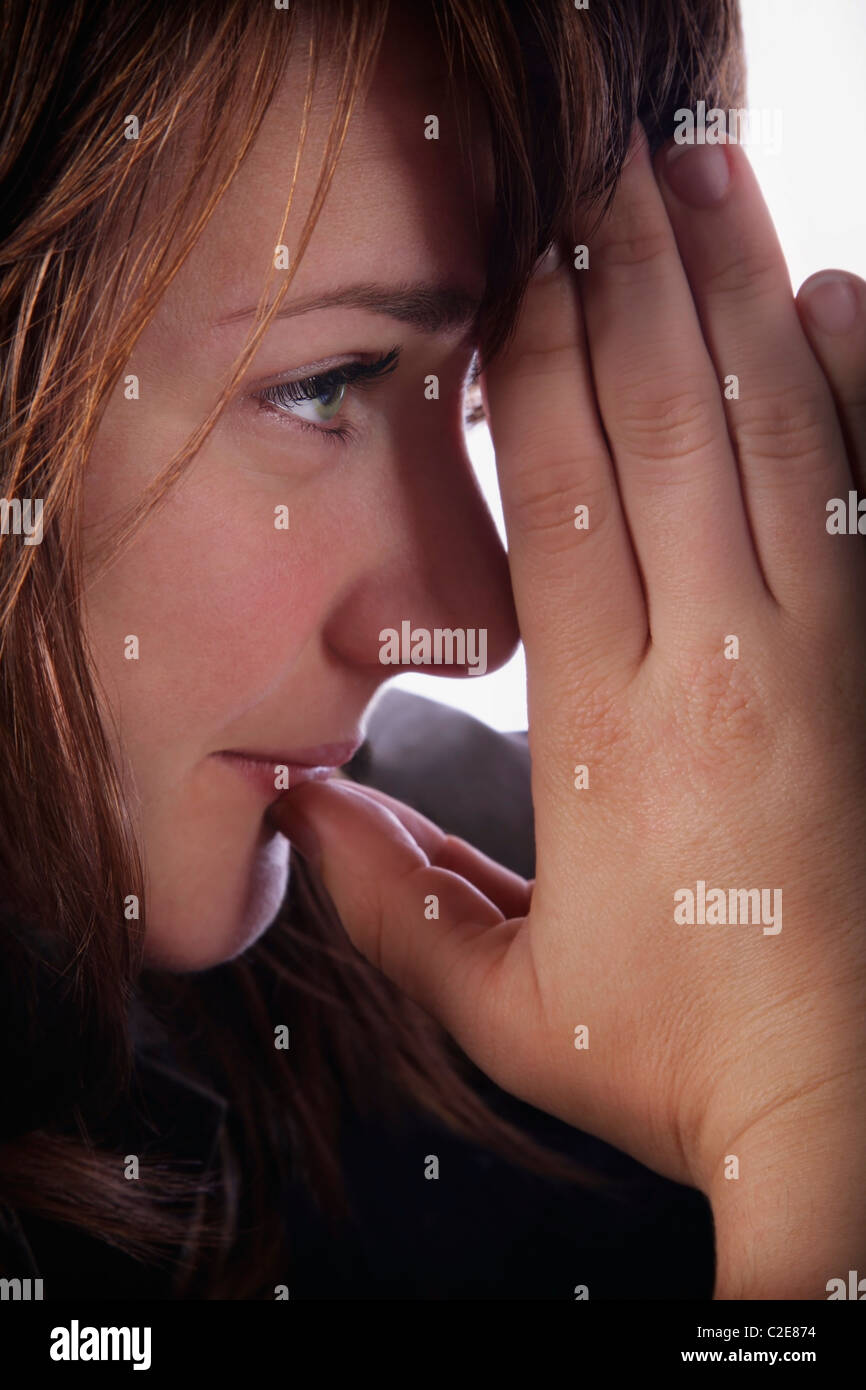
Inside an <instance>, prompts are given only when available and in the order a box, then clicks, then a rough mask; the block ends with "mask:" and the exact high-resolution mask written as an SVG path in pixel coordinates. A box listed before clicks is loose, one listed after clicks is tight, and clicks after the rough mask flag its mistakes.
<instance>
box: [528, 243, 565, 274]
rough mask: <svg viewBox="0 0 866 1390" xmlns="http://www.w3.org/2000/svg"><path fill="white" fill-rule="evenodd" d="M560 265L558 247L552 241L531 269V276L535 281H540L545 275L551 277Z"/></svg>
mask: <svg viewBox="0 0 866 1390" xmlns="http://www.w3.org/2000/svg"><path fill="white" fill-rule="evenodd" d="M561 265H562V257H561V256H560V254H559V247H558V246H557V244H556V242H555V241H552V242H551V243H550V245H549V246H548V248H547V250H546V251H545V252H544V255H543V256H539V258H538V260H537V261H536V262H535V265H534V266H533V268H532V276H533V279H535V280H541V279H542V278H543V277H544V276H545V275H552V274H553V272H554V271H555V270H558V269H559V267H560V266H561Z"/></svg>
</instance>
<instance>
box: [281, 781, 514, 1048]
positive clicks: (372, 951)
mask: <svg viewBox="0 0 866 1390" xmlns="http://www.w3.org/2000/svg"><path fill="white" fill-rule="evenodd" d="M268 819H269V821H270V822H271V823H272V824H273V825H275V826H276V828H277V829H278V830H280V831H281V832H282V833H283V834H284V835H287V836H288V838H289V839H290V840H293V841H294V842H295V843H299V844H300V845H301V846H302V849H304V847H305V846H306V848H307V850H308V849H309V841H310V836H311V835H312V837H313V839H314V841H315V842H316V844H317V846H318V848H317V850H316V852H315V855H314V862H316V867H317V869H318V872H319V874H320V876H321V878H322V881H323V883H324V885H325V887H326V889H327V890H328V892H329V894H330V895H331V897H332V899H333V901H334V904H335V906H336V908H337V911H338V912H339V914H340V918H341V921H342V922H343V925H344V927H345V928H346V931H347V932H348V935H349V937H350V938H351V940H352V942H353V943H354V945H355V946H356V947H357V948H358V950H359V951H361V952H362V954H363V955H365V956H366V957H367V959H368V960H370V961H372V963H373V964H374V965H375V966H376V967H377V968H378V969H379V970H381V971H383V973H384V974H386V975H387V976H388V977H389V979H391V980H393V981H394V983H395V984H396V985H398V986H399V988H400V989H402V990H404V991H405V992H406V993H407V994H408V995H409V996H410V997H411V998H412V999H414V1000H415V1001H416V1003H418V1004H420V1005H421V1006H422V1008H425V1009H426V1010H427V1011H428V1012H429V1013H430V1014H432V1015H433V1017H434V1018H436V1019H438V1020H439V1022H440V1023H441V1024H442V1025H443V1027H445V1028H446V1030H447V1031H448V1032H449V1033H451V1034H452V1036H453V1037H454V1038H456V1040H457V1042H458V1043H459V1044H460V1046H461V1047H463V1048H464V1050H465V1051H466V1052H467V1053H468V1054H469V1055H470V1056H472V1057H473V1058H474V1059H475V1060H476V1061H477V1062H478V1064H479V1066H482V1067H484V1066H485V1060H489V1059H490V1058H489V1054H490V1046H491V1042H492V1041H494V1040H495V1038H496V1037H498V1035H499V1033H498V1025H499V1023H502V1022H504V1021H503V1020H502V1019H500V1018H499V1017H498V1016H497V1010H498V1009H499V1008H501V1007H502V1004H501V1000H500V996H499V995H498V992H497V987H496V983H497V982H496V975H497V970H498V967H500V966H501V965H502V963H503V962H504V961H505V958H506V955H507V953H508V951H509V948H510V946H511V944H512V942H513V940H514V938H515V936H516V934H517V933H518V931H519V928H520V926H521V922H519V921H514V920H507V919H505V918H504V917H503V914H502V913H501V912H500V911H499V909H498V908H497V907H496V906H495V905H494V904H493V903H492V902H490V900H489V899H488V898H487V897H485V895H484V894H483V893H481V892H480V891H479V890H478V889H477V888H475V887H474V886H473V885H472V884H471V883H469V882H467V880H466V879H464V878H461V877H460V876H459V875H458V874H456V873H453V872H452V871H451V870H449V869H444V868H437V867H435V866H434V865H431V863H430V861H429V859H428V856H427V854H426V853H425V851H424V850H423V849H422V848H421V846H420V845H419V844H418V843H417V842H416V841H415V839H414V838H413V836H412V835H411V834H410V833H409V831H408V830H407V829H406V827H405V826H404V825H403V824H402V823H401V821H400V820H399V819H398V818H397V816H395V815H394V814H393V812H391V811H390V810H388V808H387V807H385V806H384V805H382V804H381V803H380V802H378V801H377V800H376V799H374V798H373V797H370V796H367V795H363V794H361V793H359V792H358V791H357V790H356V789H351V790H350V789H347V787H346V786H345V785H344V784H343V783H340V782H308V783H306V784H305V785H304V786H302V787H299V788H297V789H296V790H295V791H293V792H291V793H288V794H286V795H285V796H284V797H281V798H280V799H279V800H278V801H275V802H274V803H273V804H272V805H271V806H270V807H269V809H268ZM434 912H435V914H436V915H431V914H433V913H434ZM510 973H511V974H515V973H516V972H510ZM513 988H514V987H513V984H512V994H511V998H510V1000H509V1003H510V1006H511V1007H518V1006H519V1007H522V1008H525V1009H527V1010H529V1011H530V1012H529V1015H528V1016H529V1017H530V1018H531V1017H532V1013H531V1010H532V1009H533V1007H534V1005H533V1000H532V996H531V993H529V992H527V994H526V998H525V999H524V998H517V999H515V998H514V993H513ZM504 1031H507V1030H504Z"/></svg>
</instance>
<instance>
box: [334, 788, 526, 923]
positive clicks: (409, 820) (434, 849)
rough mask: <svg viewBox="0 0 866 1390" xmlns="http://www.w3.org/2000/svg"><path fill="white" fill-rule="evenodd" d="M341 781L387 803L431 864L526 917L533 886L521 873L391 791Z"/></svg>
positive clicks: (505, 911) (508, 913)
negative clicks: (517, 872)
mask: <svg viewBox="0 0 866 1390" xmlns="http://www.w3.org/2000/svg"><path fill="white" fill-rule="evenodd" d="M341 785H342V786H347V787H348V788H349V789H350V790H351V791H356V792H358V793H359V794H360V795H362V796H366V797H371V798H372V799H373V800H374V801H378V802H379V804H380V805H381V806H385V807H386V808H387V809H388V810H389V811H391V812H392V813H393V814H394V815H395V816H396V817H397V819H398V820H399V821H400V823H401V825H404V826H405V827H406V829H407V830H408V831H409V834H410V835H411V836H412V838H413V839H414V840H415V841H416V843H417V844H419V845H420V846H421V848H422V849H423V851H424V853H425V854H426V855H427V858H428V859H429V860H430V863H431V864H434V865H436V867H437V868H440V869H451V871H452V872H453V873H455V874H460V875H461V877H462V878H466V879H468V880H469V882H470V883H473V884H474V885H475V887H476V888H477V889H478V890H479V892H481V893H483V894H484V895H485V897H487V898H489V899H490V901H491V902H492V903H494V904H495V905H496V907H498V908H499V911H500V912H501V913H502V915H503V916H504V917H524V916H525V915H526V913H527V912H528V911H529V905H530V901H531V898H532V887H531V884H530V882H528V881H527V880H526V879H525V878H521V876H520V874H515V873H513V872H512V870H511V869H507V868H505V866H504V865H503V864H497V862H496V860H495V859H490V858H489V857H488V856H487V855H486V854H482V852H481V850H479V849H476V848H475V846H474V845H470V844H467V842H466V841H465V840H461V839H460V838H459V836H457V835H449V834H447V833H446V832H445V831H444V830H442V829H441V828H440V826H438V825H436V824H435V823H434V822H433V821H431V820H428V819H427V817H426V816H422V815H421V813H420V811H416V810H415V808H414V807H413V806H407V805H406V804H405V802H403V801H398V800H397V798H396V797H394V796H388V794H387V792H382V791H379V789H378V788H377V787H365V786H362V785H360V784H359V783H357V782H343V781H341Z"/></svg>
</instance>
